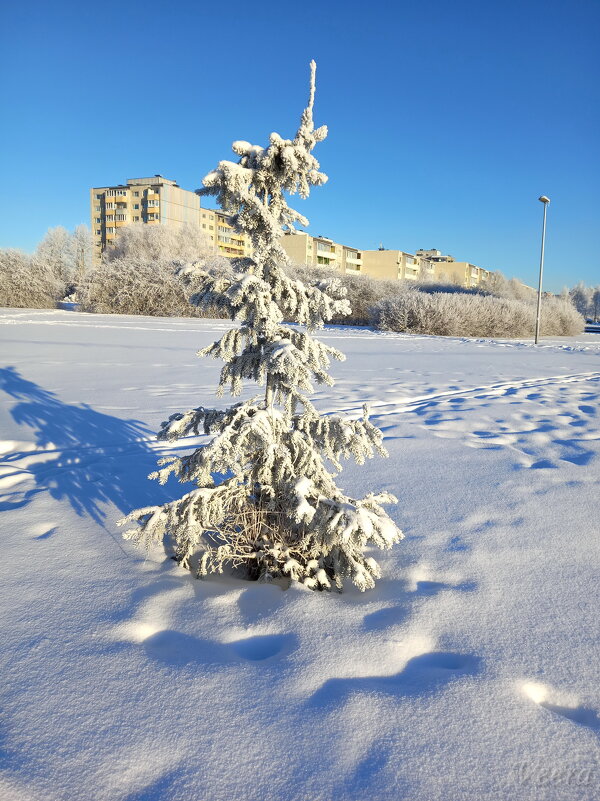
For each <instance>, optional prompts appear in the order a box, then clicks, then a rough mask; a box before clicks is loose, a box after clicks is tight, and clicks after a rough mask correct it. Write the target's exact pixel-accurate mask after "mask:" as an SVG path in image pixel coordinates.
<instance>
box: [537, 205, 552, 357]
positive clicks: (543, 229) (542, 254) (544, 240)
mask: <svg viewBox="0 0 600 801" xmlns="http://www.w3.org/2000/svg"><path fill="white" fill-rule="evenodd" d="M538 200H539V201H540V203H543V204H544V222H543V223H542V252H541V254H540V283H539V286H538V298H537V310H536V313H535V344H536V345H537V343H538V339H539V338H540V312H541V310H542V277H543V275H544V245H545V243H546V210H547V208H548V203H550V198H549V197H546V195H542V196H541V197H540V198H538Z"/></svg>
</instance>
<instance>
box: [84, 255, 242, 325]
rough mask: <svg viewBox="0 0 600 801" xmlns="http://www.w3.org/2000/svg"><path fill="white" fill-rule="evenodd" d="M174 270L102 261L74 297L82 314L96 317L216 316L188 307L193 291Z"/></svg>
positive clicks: (140, 263)
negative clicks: (134, 315) (129, 315)
mask: <svg viewBox="0 0 600 801" xmlns="http://www.w3.org/2000/svg"><path fill="white" fill-rule="evenodd" d="M219 268H221V265H220V264H219ZM177 269H178V267H177V266H176V265H173V264H165V263H164V262H155V263H153V262H149V261H146V260H142V259H136V258H133V257H127V258H121V259H113V260H111V261H103V262H101V263H100V264H98V265H97V266H96V267H94V268H92V269H91V270H90V271H89V272H88V274H87V275H86V276H85V278H84V280H83V281H82V283H81V285H80V286H79V288H78V291H77V296H76V297H77V300H78V301H79V303H81V308H82V309H83V310H84V311H88V312H97V313H99V314H143V315H147V316H152V317H215V316H218V313H217V312H216V310H215V309H214V308H211V307H208V306H207V307H206V308H201V307H194V306H191V305H190V302H189V297H190V292H191V291H192V290H191V288H190V287H189V286H187V285H186V283H185V282H184V281H183V280H182V279H181V277H180V276H178V275H177ZM222 269H223V271H224V269H225V267H224V266H223V267H222ZM229 269H230V268H229Z"/></svg>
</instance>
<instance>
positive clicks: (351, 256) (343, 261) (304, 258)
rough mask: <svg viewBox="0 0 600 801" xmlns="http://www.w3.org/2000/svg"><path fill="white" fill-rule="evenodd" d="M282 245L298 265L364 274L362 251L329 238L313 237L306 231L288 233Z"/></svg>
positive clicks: (282, 240) (284, 236)
mask: <svg viewBox="0 0 600 801" xmlns="http://www.w3.org/2000/svg"><path fill="white" fill-rule="evenodd" d="M281 245H282V247H283V249H284V250H285V252H286V253H287V255H288V257H289V259H290V261H292V262H295V263H296V264H308V265H323V266H324V267H333V268H334V269H336V270H340V271H341V272H344V273H360V272H362V264H363V259H362V251H360V250H357V249H356V248H353V247H349V246H348V245H340V244H339V243H338V242H334V241H333V240H332V239H329V238H328V237H325V236H311V235H310V234H307V233H306V231H294V232H286V233H285V234H284V235H283V236H282V238H281Z"/></svg>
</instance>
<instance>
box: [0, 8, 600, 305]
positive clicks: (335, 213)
mask: <svg viewBox="0 0 600 801" xmlns="http://www.w3.org/2000/svg"><path fill="white" fill-rule="evenodd" d="M0 30H1V33H0V59H1V64H0V69H1V75H2V97H1V102H2V109H3V118H4V120H3V123H2V125H1V126H0V148H1V150H0V152H1V153H2V184H1V185H2V195H1V197H0V246H2V247H19V248H22V249H24V250H32V249H33V248H34V246H35V244H36V242H37V241H38V240H39V239H40V238H41V237H42V236H43V234H44V232H45V231H46V229H47V228H48V227H50V226H56V225H64V226H65V227H67V228H73V227H74V226H75V225H77V224H78V223H81V222H88V223H89V219H88V189H89V187H90V186H94V185H96V186H97V185H103V184H114V183H124V182H125V181H126V179H127V178H132V177H136V176H142V175H153V174H155V173H161V174H163V175H165V176H166V177H170V178H175V179H176V180H177V181H178V182H179V184H180V185H181V186H183V187H184V188H188V189H195V188H196V187H198V186H199V185H200V182H201V179H202V177H203V175H205V174H206V173H207V172H208V171H209V170H210V169H212V167H213V166H214V165H215V164H216V163H217V162H218V161H219V160H220V159H223V158H229V157H230V156H231V157H232V154H231V151H230V144H231V142H232V141H233V140H234V139H247V140H250V141H251V142H253V143H254V144H264V143H265V142H266V141H267V137H268V134H269V133H270V132H271V131H272V130H276V131H278V132H279V133H280V134H282V135H283V136H291V135H293V134H294V132H295V129H296V124H297V121H298V117H299V114H300V112H301V110H302V108H303V105H304V102H305V98H306V91H307V78H308V62H309V60H310V59H311V58H315V59H316V60H317V64H318V69H317V102H316V114H315V118H316V122H317V124H322V123H326V124H327V125H328V126H329V138H328V139H327V140H326V141H325V142H324V143H322V144H321V145H319V146H318V148H317V150H316V151H315V155H316V156H317V157H318V158H319V160H320V161H321V165H322V168H323V170H324V171H325V172H326V173H328V175H329V182H328V183H327V184H326V186H325V187H322V188H318V189H315V191H314V193H313V195H312V196H311V198H310V199H309V200H307V201H305V202H303V201H298V203H299V204H300V207H301V208H302V210H303V213H305V214H306V216H308V217H309V219H310V220H311V226H310V229H309V230H310V231H311V232H313V233H315V234H324V235H326V236H330V237H332V238H334V239H336V240H338V241H341V242H345V243H347V244H349V245H353V246H355V247H358V248H365V249H366V248H376V247H378V246H379V243H380V242H382V243H383V245H384V246H385V247H388V248H399V249H402V250H406V251H414V250H415V249H417V248H432V247H436V248H439V249H440V250H442V251H444V252H446V253H451V254H452V255H453V256H454V257H455V258H457V259H461V260H469V261H472V262H474V263H475V264H479V265H480V266H482V267H486V268H489V269H500V270H502V271H503V272H504V273H505V274H507V275H509V276H512V275H515V276H518V277H519V278H521V279H522V280H524V281H526V282H527V283H530V284H534V283H535V282H536V276H537V270H538V263H539V239H540V230H541V215H542V205H541V203H538V201H537V198H538V196H539V195H540V194H547V195H548V196H549V197H550V198H551V200H552V202H551V205H550V207H549V211H548V215H549V217H548V238H547V256H546V274H547V288H549V289H553V290H555V291H558V290H560V288H561V286H562V285H563V284H568V285H572V284H574V283H575V282H576V281H577V280H579V279H583V280H585V281H586V282H587V283H588V284H597V283H600V260H599V256H598V254H599V253H600V225H599V223H598V209H599V207H600V199H599V198H598V197H597V196H596V195H597V189H598V185H599V178H600V175H599V173H600V170H599V145H600V110H599V109H600V103H599V99H600V98H599V95H600V90H599V87H600V49H599V47H598V41H599V40H600V3H599V2H598V0H563V2H557V1H556V0H545V1H544V2H538V0H519V2H516V0H503V2H493V1H491V2H490V1H488V0H477V1H476V2H475V1H472V0H455V1H453V2H448V0H443V1H442V0H420V1H419V2H414V0H413V1H412V2H405V0H400V2H396V3H391V2H385V3H384V2H380V0H371V2H368V3H365V2H361V3H355V2H314V1H313V0H307V1H306V2H294V3H289V4H288V3H283V2H279V3H272V2H268V1H266V2H260V3H248V2H243V3H242V2H237V0H228V2H226V3H218V2H212V3H208V2H197V1H194V2H191V1H190V0H177V2H175V3H173V4H168V3H165V2H160V3H158V2H154V0H145V2H140V0H118V1H117V2H115V0H105V1H104V2H102V3H100V4H98V3H84V2H81V0H79V1H78V2H65V1H63V0H57V1H56V2H54V3H47V2H45V0H44V2H41V1H40V2H30V0H21V2H14V0H13V1H12V2H9V3H7V4H5V7H4V11H3V12H2V18H1V19H0Z"/></svg>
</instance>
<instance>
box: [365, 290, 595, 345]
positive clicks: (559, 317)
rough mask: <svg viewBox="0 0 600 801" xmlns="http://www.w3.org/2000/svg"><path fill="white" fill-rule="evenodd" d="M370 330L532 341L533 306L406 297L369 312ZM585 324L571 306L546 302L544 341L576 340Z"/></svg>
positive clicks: (463, 297) (480, 298)
mask: <svg viewBox="0 0 600 801" xmlns="http://www.w3.org/2000/svg"><path fill="white" fill-rule="evenodd" d="M371 319H372V322H373V324H374V325H375V326H376V327H378V328H380V329H382V330H388V331H405V332H408V333H414V334H432V335H438V336H463V337H505V338H515V337H530V336H533V333H534V327H535V305H534V304H531V303H524V302H523V301H519V300H510V299H508V298H497V297H494V296H492V295H473V294H472V295H468V294H466V293H458V294H447V293H439V292H438V293H434V294H431V295H430V294H428V293H424V292H419V291H415V290H413V291H409V292H405V293H403V294H401V295H397V296H396V297H394V298H388V299H385V300H382V301H380V302H379V303H378V304H376V305H375V306H374V307H373V309H372V318H371ZM583 326H584V321H583V318H582V317H581V316H580V315H579V314H578V313H577V312H576V310H575V309H574V308H573V307H572V306H571V304H570V303H568V302H567V301H564V300H562V299H560V298H553V297H551V298H544V300H543V303H542V314H541V330H542V333H543V334H544V335H545V336H574V335H575V334H578V333H580V332H581V331H582V330H583Z"/></svg>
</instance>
